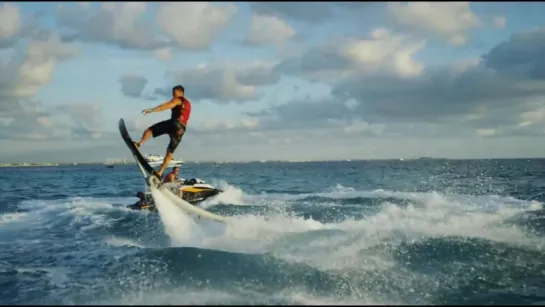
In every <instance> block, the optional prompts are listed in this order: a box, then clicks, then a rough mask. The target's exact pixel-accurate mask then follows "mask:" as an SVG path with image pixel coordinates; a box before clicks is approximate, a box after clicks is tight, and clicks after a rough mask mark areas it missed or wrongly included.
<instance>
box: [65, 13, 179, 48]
mask: <svg viewBox="0 0 545 307" xmlns="http://www.w3.org/2000/svg"><path fill="white" fill-rule="evenodd" d="M146 11H147V6H146V3H145V2H120V3H114V2H105V3H103V4H102V6H101V7H100V8H99V9H98V10H96V9H93V8H92V7H91V6H82V5H69V6H64V5H63V6H60V7H59V8H58V9H57V19H58V23H59V24H60V25H61V26H62V27H65V28H67V29H70V30H72V32H71V34H69V35H66V38H67V39H78V40H84V41H90V42H103V43H107V44H112V45H116V46H120V47H122V48H133V49H146V50H154V49H157V48H162V47H165V46H167V45H169V44H170V42H169V40H168V39H166V38H165V37H162V36H160V35H158V34H157V33H155V32H154V31H153V30H152V27H151V26H150V25H149V24H146V23H145V22H143V21H142V20H141V18H142V16H143V15H144V13H145V12H146Z"/></svg>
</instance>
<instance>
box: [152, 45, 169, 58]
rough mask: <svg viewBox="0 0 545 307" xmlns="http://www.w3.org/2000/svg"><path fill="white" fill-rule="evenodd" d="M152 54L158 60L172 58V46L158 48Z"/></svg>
mask: <svg viewBox="0 0 545 307" xmlns="http://www.w3.org/2000/svg"><path fill="white" fill-rule="evenodd" d="M154 55H155V57H156V58H157V59H159V60H162V61H170V60H172V48H170V47H165V48H159V49H157V50H155V51H154Z"/></svg>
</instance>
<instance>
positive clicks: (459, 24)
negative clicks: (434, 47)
mask: <svg viewBox="0 0 545 307" xmlns="http://www.w3.org/2000/svg"><path fill="white" fill-rule="evenodd" d="M388 10H389V12H390V13H391V14H392V16H393V17H394V18H395V20H396V21H397V22H398V23H399V24H400V25H402V26H404V27H411V28H413V29H418V30H422V31H424V32H427V33H431V34H434V35H436V36H438V37H440V38H443V39H446V40H448V41H449V42H450V43H451V44H452V45H453V46H462V45H465V44H466V43H467V36H468V32H469V31H470V30H471V29H473V28H476V27H479V26H480V25H481V24H482V22H481V20H480V19H479V18H478V17H477V16H476V15H475V14H474V13H473V11H472V10H471V7H470V3H469V2H408V3H407V4H401V3H398V2H396V3H389V4H388Z"/></svg>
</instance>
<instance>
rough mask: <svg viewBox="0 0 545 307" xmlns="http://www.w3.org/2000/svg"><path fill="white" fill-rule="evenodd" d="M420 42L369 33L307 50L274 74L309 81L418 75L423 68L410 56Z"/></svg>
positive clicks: (386, 33) (385, 32) (376, 31)
mask: <svg viewBox="0 0 545 307" xmlns="http://www.w3.org/2000/svg"><path fill="white" fill-rule="evenodd" d="M424 45H425V42H424V41H416V42H415V41H412V40H410V39H409V38H408V37H406V36H403V35H399V34H393V33H391V32H390V31H389V30H387V29H384V28H378V29H374V30H373V31H371V33H370V35H368V37H366V38H344V39H338V40H334V41H331V42H329V43H326V44H324V45H321V46H317V47H314V48H311V49H309V50H307V51H306V52H305V53H304V54H302V55H300V56H295V57H291V58H288V59H285V60H284V61H282V62H281V63H279V64H278V65H277V67H276V70H277V71H278V72H282V73H287V74H292V75H303V76H304V77H306V78H308V79H310V80H313V81H320V80H322V81H323V80H328V79H333V80H338V79H339V77H348V76H350V75H351V74H353V73H355V72H358V73H367V74H381V73H385V72H392V73H394V74H396V75H398V76H403V77H410V76H415V75H419V74H420V73H421V72H422V70H423V65H422V64H420V63H418V62H417V61H416V60H414V58H413V56H414V55H415V54H416V53H417V52H418V51H419V50H420V49H422V48H423V47H424Z"/></svg>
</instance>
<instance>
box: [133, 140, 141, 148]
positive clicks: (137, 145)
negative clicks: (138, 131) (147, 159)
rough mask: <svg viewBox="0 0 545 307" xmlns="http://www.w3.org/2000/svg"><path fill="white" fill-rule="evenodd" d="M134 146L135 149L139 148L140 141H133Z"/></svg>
mask: <svg viewBox="0 0 545 307" xmlns="http://www.w3.org/2000/svg"><path fill="white" fill-rule="evenodd" d="M133 144H134V146H135V147H136V148H137V149H140V146H142V145H141V144H140V143H138V142H133Z"/></svg>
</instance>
